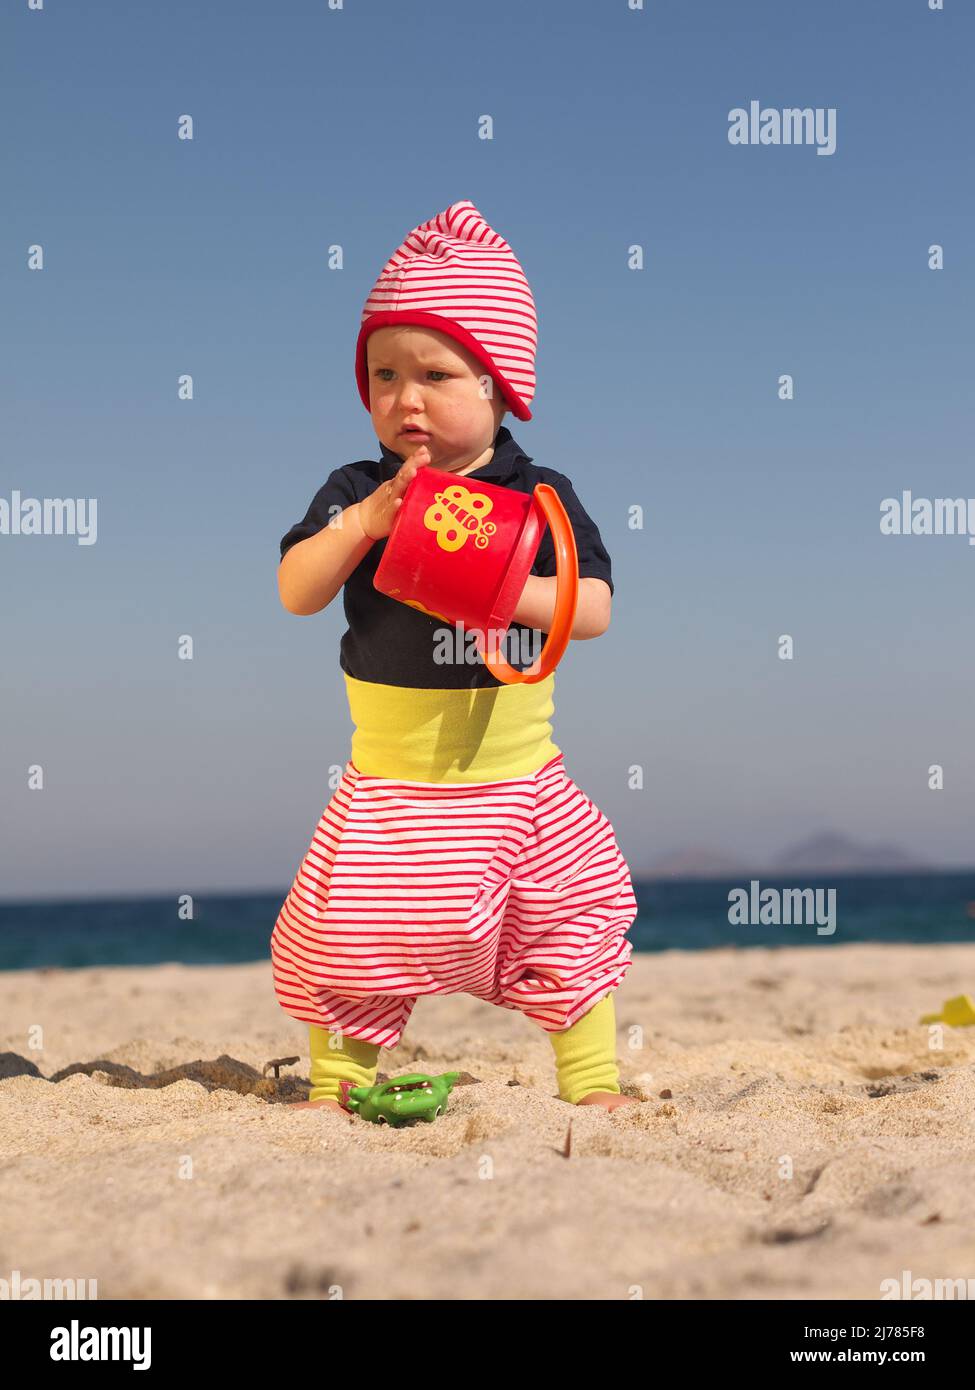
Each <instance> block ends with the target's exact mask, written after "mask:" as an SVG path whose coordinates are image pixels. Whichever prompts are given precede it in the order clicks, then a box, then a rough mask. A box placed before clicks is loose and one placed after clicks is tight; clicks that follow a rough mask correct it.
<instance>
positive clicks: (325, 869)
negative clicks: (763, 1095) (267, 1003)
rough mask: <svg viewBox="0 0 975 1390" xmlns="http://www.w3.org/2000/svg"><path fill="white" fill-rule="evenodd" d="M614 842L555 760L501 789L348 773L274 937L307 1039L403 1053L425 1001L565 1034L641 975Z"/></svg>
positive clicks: (283, 1000)
mask: <svg viewBox="0 0 975 1390" xmlns="http://www.w3.org/2000/svg"><path fill="white" fill-rule="evenodd" d="M636 913H637V903H636V898H635V897H634V893H633V884H632V882H631V880H630V873H629V869H628V867H627V864H626V861H625V859H624V858H623V855H622V853H621V852H620V848H619V845H618V844H617V842H616V837H615V835H614V833H613V827H612V825H611V824H610V822H609V821H608V820H607V818H606V817H605V816H604V815H603V813H602V812H601V811H600V810H599V809H598V807H596V806H595V805H594V804H593V802H592V801H590V799H589V798H588V797H587V796H586V794H585V793H584V792H583V791H582V790H581V789H580V788H579V787H577V786H576V784H575V783H574V782H573V781H572V779H571V778H570V777H569V775H568V774H567V772H566V771H565V767H564V765H563V757H562V754H561V753H560V754H559V755H558V756H557V757H555V758H552V759H551V761H549V762H547V763H546V764H545V765H544V767H541V768H539V770H538V771H537V772H533V773H530V774H529V775H527V776H524V777H514V778H510V779H506V780H503V781H497V782H475V783H466V784H462V783H447V784H442V783H425V782H397V781H391V780H389V779H387V778H384V777H372V776H367V775H366V774H364V773H361V772H360V771H359V770H358V768H356V767H355V765H354V764H353V763H352V762H349V763H347V764H346V768H345V772H344V774H343V777H342V780H341V782H340V783H339V786H338V787H337V788H336V791H335V794H334V796H333V797H332V799H331V801H330V802H329V804H328V805H327V806H326V808H325V811H324V812H323V814H322V817H321V820H320V821H319V823H318V828H317V829H316V831H315V835H314V838H313V839H312V842H311V845H310V847H309V849H308V852H307V854H306V855H305V857H304V859H303V860H302V863H301V867H300V868H299V870H298V873H297V875H296V877H295V880H294V883H293V884H292V887H291V891H290V892H289V893H288V896H287V898H286V899H285V901H284V904H283V906H282V908H281V911H280V913H279V915H278V919H277V922H276V924H275V927H274V931H273V933H272V936H271V959H272V964H273V969H274V988H275V993H276V995H277V998H278V1002H279V1003H280V1005H281V1007H282V1008H283V1009H284V1010H285V1012H286V1013H288V1014H290V1015H291V1016H292V1017H293V1018H296V1019H300V1020H301V1021H302V1022H304V1023H309V1024H316V1025H317V1026H318V1027H320V1028H327V1029H331V1030H332V1031H338V1030H341V1032H342V1033H343V1034H344V1035H346V1036H348V1037H351V1038H360V1039H362V1040H364V1041H367V1042H372V1043H377V1044H380V1045H381V1046H383V1047H394V1046H395V1045H396V1043H397V1042H398V1041H399V1039H400V1036H401V1034H402V1031H403V1029H404V1027H405V1026H406V1021H407V1019H408V1018H409V1016H410V1012H411V1010H412V1008H413V1005H414V1004H415V1003H416V999H417V996H418V995H421V994H471V995H474V996H475V997H477V998H479V999H484V1000H487V1001H488V1002H489V1003H492V1004H498V1005H500V1006H501V1007H502V1008H506V1009H519V1010H520V1011H521V1012H522V1013H524V1014H526V1015H527V1016H528V1017H529V1018H531V1019H534V1021H535V1022H536V1023H538V1024H539V1025H540V1026H541V1027H542V1028H543V1029H545V1031H546V1032H550V1033H556V1032H562V1031H563V1030H564V1029H566V1028H569V1027H571V1026H572V1024H573V1023H575V1022H576V1020H577V1019H579V1018H581V1017H582V1016H583V1014H585V1013H588V1011H589V1010H590V1009H591V1008H592V1007H593V1005H594V1004H597V1003H598V1002H599V1000H600V999H602V998H603V997H604V996H605V995H607V994H610V993H612V992H613V990H615V989H616V987H617V986H618V985H619V984H620V982H621V980H622V979H623V977H624V976H625V974H626V972H627V970H628V969H629V965H630V957H631V955H632V951H633V947H632V945H631V944H630V942H629V941H627V940H626V932H627V930H628V929H629V927H630V925H631V924H632V922H633V919H634V918H635V916H636Z"/></svg>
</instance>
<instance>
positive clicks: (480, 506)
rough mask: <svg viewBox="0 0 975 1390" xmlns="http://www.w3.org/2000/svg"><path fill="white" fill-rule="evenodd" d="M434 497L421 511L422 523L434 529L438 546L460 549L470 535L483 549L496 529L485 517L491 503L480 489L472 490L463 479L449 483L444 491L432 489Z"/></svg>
mask: <svg viewBox="0 0 975 1390" xmlns="http://www.w3.org/2000/svg"><path fill="white" fill-rule="evenodd" d="M433 495H434V498H435V501H433V502H432V503H431V504H430V506H429V507H427V509H426V511H425V512H424V514H423V524H424V526H425V527H426V528H427V529H428V530H429V531H434V532H436V536H437V544H438V545H439V546H440V548H441V550H451V551H453V550H459V549H460V548H461V546H462V545H464V544H466V542H467V540H468V538H469V537H471V536H473V538H474V544H475V545H476V546H477V548H478V549H479V550H483V549H484V547H485V546H486V545H487V544H488V541H489V540H490V538H491V537H492V536H493V535H494V533H495V531H497V529H498V528H497V527H496V526H495V524H494V522H493V521H485V520H483V518H484V517H486V516H487V514H488V512H489V511H490V510H491V509H492V507H493V506H494V503H493V502H492V501H491V499H490V497H487V496H486V495H485V494H484V493H483V492H471V490H470V488H466V487H464V485H463V483H451V485H450V487H445V488H444V490H443V492H435V493H434V494H433Z"/></svg>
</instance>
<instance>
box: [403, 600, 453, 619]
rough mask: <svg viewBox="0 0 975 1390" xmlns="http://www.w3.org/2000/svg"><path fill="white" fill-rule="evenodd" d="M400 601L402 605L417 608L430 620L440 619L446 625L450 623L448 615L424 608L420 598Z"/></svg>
mask: <svg viewBox="0 0 975 1390" xmlns="http://www.w3.org/2000/svg"><path fill="white" fill-rule="evenodd" d="M400 601H401V602H402V603H405V604H407V605H408V607H410V608H416V609H418V610H419V612H421V613H425V614H426V615H427V617H428V618H440V619H442V621H443V622H445V623H449V622H450V619H449V618H448V617H447V615H446V613H436V612H434V610H433V609H432V608H424V606H423V604H422V603H421V602H420V600H419V599H418V598H404V599H401V600H400Z"/></svg>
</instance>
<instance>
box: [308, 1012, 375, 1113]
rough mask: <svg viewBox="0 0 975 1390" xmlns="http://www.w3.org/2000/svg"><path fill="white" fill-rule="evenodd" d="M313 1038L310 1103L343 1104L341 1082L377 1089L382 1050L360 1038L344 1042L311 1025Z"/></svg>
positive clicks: (323, 1029)
mask: <svg viewBox="0 0 975 1390" xmlns="http://www.w3.org/2000/svg"><path fill="white" fill-rule="evenodd" d="M309 1033H310V1035H311V1090H310V1091H309V1092H308V1099H309V1100H341V1099H342V1088H341V1087H340V1085H339V1082H340V1081H351V1082H352V1084H353V1085H354V1086H373V1085H375V1082H376V1067H377V1063H378V1058H379V1047H378V1046H377V1044H376V1043H370V1042H363V1041H362V1040H361V1039H360V1038H340V1035H339V1034H337V1033H330V1032H329V1031H328V1029H327V1028H316V1027H315V1025H314V1024H310V1025H309Z"/></svg>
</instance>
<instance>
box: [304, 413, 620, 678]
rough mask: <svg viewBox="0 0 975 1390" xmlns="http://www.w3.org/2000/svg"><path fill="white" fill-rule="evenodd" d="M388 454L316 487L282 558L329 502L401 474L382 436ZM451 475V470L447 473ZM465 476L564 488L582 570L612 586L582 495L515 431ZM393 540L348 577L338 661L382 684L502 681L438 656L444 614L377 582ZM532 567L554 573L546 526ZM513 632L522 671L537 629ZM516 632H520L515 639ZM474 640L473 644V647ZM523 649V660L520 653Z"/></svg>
mask: <svg viewBox="0 0 975 1390" xmlns="http://www.w3.org/2000/svg"><path fill="white" fill-rule="evenodd" d="M379 447H380V450H381V452H382V459H381V460H380V461H379V462H376V461H374V460H373V459H362V460H360V461H359V462H358V463H347V464H345V465H344V466H343V467H342V468H336V469H335V470H334V472H332V473H330V474H329V476H328V478H327V479H326V480H325V483H324V485H323V486H322V487H320V488H319V490H318V491H317V492H316V493H315V496H314V497H313V498H312V501H311V505H310V506H309V508H308V511H307V512H306V513H305V516H304V518H303V519H302V520H301V521H299V522H297V523H296V524H295V525H294V526H292V528H291V530H290V531H289V532H288V533H287V535H286V536H284V537H282V540H281V558H282V559H283V558H284V556H285V555H286V554H287V552H288V550H289V549H290V548H291V546H293V545H297V543H298V542H299V541H303V540H307V539H308V537H309V536H314V535H315V534H316V533H317V532H318V531H320V530H321V529H322V528H323V527H324V526H327V525H328V523H329V521H330V520H331V517H332V515H334V513H330V511H329V508H331V507H337V508H340V509H341V510H343V511H344V509H345V508H346V507H350V506H351V505H352V504H353V503H354V502H362V501H363V500H364V499H365V498H366V497H368V496H369V495H370V494H371V493H373V492H375V490H376V488H377V487H379V486H380V485H381V484H382V483H385V482H388V481H389V479H390V478H393V477H395V475H396V473H397V471H398V469H399V468H400V467H401V466H402V464H403V461H404V460H403V458H402V457H401V456H400V455H399V454H394V453H393V451H392V450H391V449H387V448H386V446H385V444H382V443H380V446H379ZM447 476H449V475H447ZM463 477H464V479H465V481H466V480H468V479H472V478H483V479H485V481H487V482H489V483H494V484H496V485H497V486H499V487H510V488H514V489H515V490H516V491H518V492H527V493H529V494H531V493H532V492H534V490H535V486H536V484H537V483H549V484H550V485H551V486H552V487H553V488H554V489H555V491H556V492H557V493H558V495H559V499H560V500H561V502H562V505H563V507H565V510H566V512H567V514H568V516H569V520H570V521H571V523H572V530H573V534H574V535H575V542H576V549H577V551H578V553H579V576H580V578H582V579H588V578H594V579H604V580H605V581H606V583H607V584H608V585H609V588H610V592H612V590H613V580H612V574H611V566H610V558H609V555H608V554H607V552H606V547H605V546H604V545H603V543H602V540H601V538H600V535H599V531H598V529H597V527H596V523H595V522H594V521H593V520H592V518H591V517H590V516H589V515H588V513H587V512H586V510H585V508H584V507H583V505H582V503H581V502H580V501H579V499H578V497H577V496H576V494H575V490H574V489H573V487H572V484H571V483H570V482H569V479H568V478H567V477H565V475H564V474H563V473H556V472H555V471H554V469H551V468H536V467H535V466H534V464H533V463H532V461H531V458H530V457H529V456H528V455H527V454H526V453H524V452H523V451H522V450H521V449H520V448H519V447H518V444H517V443H516V442H515V440H514V439H512V437H511V431H510V430H508V429H507V428H506V427H505V426H504V425H502V426H501V427H500V429H499V430H498V433H497V435H496V436H495V440H494V454H493V456H492V458H491V461H490V462H489V463H486V464H484V465H483V466H482V467H481V468H477V469H475V470H474V472H473V473H465V474H464V475H463ZM385 547H386V538H383V539H382V540H379V541H376V542H375V543H374V544H373V545H372V547H371V548H370V549H369V550H368V551H367V552H366V554H365V556H364V557H363V559H362V560H361V561H360V562H359V564H358V565H357V566H356V568H355V569H354V570H353V571H352V573H351V574H350V575H349V577H348V579H347V580H346V581H345V586H344V589H343V600H344V604H345V616H346V620H347V621H348V624H349V627H348V631H347V632H346V633H345V635H344V636H343V638H342V643H341V647H340V651H339V665H340V666H341V667H342V670H343V671H345V672H347V673H348V674H349V675H350V676H352V677H354V678H355V679H356V680H360V681H376V682H378V683H380V684H381V685H404V686H411V687H412V688H413V689H423V690H456V689H459V688H471V689H473V688H479V687H481V686H495V685H502V684H503V682H502V681H499V680H498V678H497V677H496V676H494V675H492V673H491V672H490V671H489V670H488V668H487V667H486V666H485V665H484V662H483V661H482V660H481V658H480V655H478V656H477V658H476V660H474V661H471V662H466V661H462V660H458V661H450V662H447V663H443V664H439V663H438V662H437V661H436V660H435V659H434V656H435V653H436V651H437V644H436V641H435V633H436V632H437V631H438V630H440V631H443V629H444V628H445V624H444V622H443V620H442V619H441V618H432V617H430V616H429V615H428V614H426V613H421V612H419V610H418V609H416V608H410V607H409V606H408V605H407V604H405V603H400V602H399V600H398V599H394V598H390V597H389V596H388V595H387V594H381V593H380V592H379V590H378V589H376V588H374V587H373V582H372V581H373V577H374V575H375V573H376V569H377V567H378V565H379V562H380V560H381V559H382V557H383V552H384V550H385ZM531 573H532V574H537V575H540V576H541V577H542V578H549V577H551V576H553V575H554V574H555V546H554V545H553V543H552V535H551V532H550V531H549V529H548V527H547V526H546V528H545V531H544V533H543V536H542V540H541V544H540V545H539V547H538V553H537V555H536V556H535V561H534V564H533V565H532V568H531ZM509 633H510V634H511V635H510V637H509V639H508V641H507V642H506V643H505V648H504V654H505V656H506V658H507V659H508V661H509V662H510V664H511V665H512V666H513V667H514V668H515V670H518V671H521V670H525V669H526V668H527V667H529V666H530V665H531V664H532V660H533V659H534V657H535V656H536V655H537V650H538V646H537V642H536V645H535V647H532V644H531V636H530V634H531V629H530V628H525V627H523V626H522V625H521V624H520V623H512V624H511V626H510V628H509ZM515 634H519V637H518V638H516V636H515ZM473 649H474V648H473V641H472V640H469V645H468V647H467V648H466V650H471V651H473ZM521 653H524V659H521Z"/></svg>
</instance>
